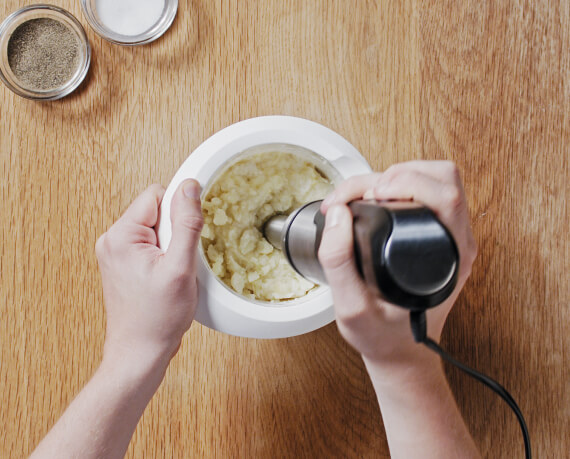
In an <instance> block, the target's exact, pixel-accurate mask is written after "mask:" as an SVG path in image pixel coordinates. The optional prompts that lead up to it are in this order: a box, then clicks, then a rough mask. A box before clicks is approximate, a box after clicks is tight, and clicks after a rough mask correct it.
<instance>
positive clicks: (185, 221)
mask: <svg viewBox="0 0 570 459" xmlns="http://www.w3.org/2000/svg"><path fill="white" fill-rule="evenodd" d="M178 224H179V225H181V226H182V227H184V228H186V229H188V230H190V231H194V232H197V233H199V232H201V231H202V228H203V227H204V218H203V217H202V215H185V216H183V217H180V218H179V221H178Z"/></svg>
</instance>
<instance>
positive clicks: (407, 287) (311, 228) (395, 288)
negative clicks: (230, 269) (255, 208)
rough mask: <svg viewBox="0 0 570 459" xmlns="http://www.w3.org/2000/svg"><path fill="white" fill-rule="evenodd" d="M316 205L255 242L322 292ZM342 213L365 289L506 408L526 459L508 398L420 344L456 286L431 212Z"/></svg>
mask: <svg viewBox="0 0 570 459" xmlns="http://www.w3.org/2000/svg"><path fill="white" fill-rule="evenodd" d="M321 202H322V201H314V202H311V203H309V204H306V205H305V206H303V207H301V208H299V209H297V210H295V211H293V212H292V213H291V214H290V215H288V216H287V215H276V216H274V217H272V218H270V219H269V220H268V221H267V222H266V223H265V225H264V226H263V234H264V236H265V238H266V239H267V240H268V241H269V242H270V243H271V244H272V245H273V246H274V247H276V248H278V249H280V250H282V251H283V253H284V254H285V256H286V258H287V260H288V261H289V263H290V264H291V266H292V267H293V268H294V269H295V270H296V271H297V272H298V273H299V274H301V275H302V276H303V277H305V278H307V279H309V280H311V281H313V282H316V283H318V284H326V277H325V275H324V272H323V269H322V267H321V265H320V263H319V259H318V257H317V254H318V250H319V246H320V245H321V238H322V234H323V228H324V223H325V218H324V216H323V214H322V213H321V212H320V207H321ZM349 207H350V210H351V211H352V215H353V217H354V220H353V234H354V255H355V261H356V266H357V268H358V270H359V271H360V275H361V276H362V278H363V279H364V281H365V283H366V284H367V285H368V286H370V287H371V288H373V289H374V290H376V292H377V293H378V294H379V295H380V296H381V297H382V298H384V299H386V300H387V301H389V302H390V303H393V304H395V305H397V306H400V307H403V308H406V309H408V310H410V325H411V328H412V334H413V336H414V340H415V341H416V342H418V343H423V344H425V345H426V346H427V347H428V348H429V349H431V350H432V351H434V352H436V353H437V354H439V355H440V356H441V357H442V358H443V359H444V360H446V361H448V362H449V363H451V364H453V365H455V366H456V367H458V368H459V369H460V370H462V371H464V372H465V373H467V374H468V375H469V376H471V377H473V378H475V379H477V380H478V381H479V382H481V383H483V384H485V385H486V386H487V387H489V388H490V389H491V390H493V391H494V392H495V393H497V394H498V395H499V396H500V397H501V398H502V399H503V400H504V401H505V402H506V403H507V404H508V405H509V407H510V408H511V409H512V410H513V412H514V413H515V415H516V417H517V420H518V421H519V424H520V427H521V431H522V434H523V439H524V446H525V457H526V458H527V459H530V458H531V448H530V436H529V433H528V428H527V426H526V422H525V419H524V416H523V414H522V412H521V410H520V408H519V407H518V405H517V403H516V401H515V400H514V399H513V397H512V396H511V394H509V393H508V392H507V390H506V389H505V388H504V387H503V386H501V385H500V384H499V383H498V382H497V381H495V380H493V379H491V378H490V377H488V376H486V375H484V374H482V373H480V372H478V371H477V370H474V369H473V368H470V367H468V366H467V365H464V364H463V363H461V362H459V361H457V360H456V359H454V358H453V357H451V356H450V355H449V354H447V353H446V352H445V351H444V350H443V349H442V348H441V347H440V346H439V345H438V344H437V343H436V342H435V341H433V340H432V339H431V338H429V337H428V336H427V333H426V332H427V325H426V312H425V311H426V309H429V308H432V307H434V306H437V305H438V304H440V303H441V302H443V301H444V300H445V299H446V298H448V297H449V295H451V293H452V292H453V289H454V288H455V285H456V283H457V272H458V269H459V253H458V250H457V246H456V244H455V241H454V240H453V237H452V236H451V234H450V232H449V231H448V230H447V228H445V226H444V225H443V224H442V223H441V222H440V221H439V220H438V219H437V217H436V216H435V214H434V213H433V212H432V211H431V210H429V209H428V208H426V207H423V206H421V205H419V204H416V203H413V202H399V201H394V202H392V201H387V202H378V201H375V200H368V201H353V202H351V203H350V204H349Z"/></svg>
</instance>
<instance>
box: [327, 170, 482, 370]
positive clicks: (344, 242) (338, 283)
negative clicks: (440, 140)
mask: <svg viewBox="0 0 570 459" xmlns="http://www.w3.org/2000/svg"><path fill="white" fill-rule="evenodd" d="M361 198H364V199H372V198H375V199H377V200H379V201H381V200H413V201H417V202H419V203H422V204H423V205H425V206H427V207H428V208H430V209H431V210H432V211H433V212H434V213H435V214H436V215H437V217H438V218H439V219H440V221H441V222H442V223H443V224H444V225H445V226H446V227H447V228H448V229H449V231H450V232H451V234H452V235H453V237H454V239H455V241H456V244H457V247H458V250H459V259H460V266H459V273H458V281H457V287H456V288H455V290H454V292H453V293H452V295H451V296H450V297H449V298H448V299H447V300H446V301H445V302H444V303H442V304H441V305H439V306H437V307H435V308H433V309H430V310H428V311H427V323H428V336H429V337H430V338H432V339H434V340H437V341H438V340H439V338H440V335H441V331H442V328H443V325H444V323H445V319H446V318H447V315H448V314H449V311H450V310H451V308H452V306H453V303H454V302H455V300H456V299H457V296H458V295H459V292H460V290H461V288H462V287H463V285H464V284H465V281H466V280H467V278H468V277H469V274H470V273H471V265H472V264H473V261H474V259H475V256H476V253H477V248H476V243H475V240H474V238H473V234H472V232H471V227H470V224H469V214H468V209H467V204H466V200H465V194H464V191H463V186H462V184H461V179H460V177H459V172H458V170H457V168H456V166H455V165H454V164H453V163H450V162H447V161H412V162H408V163H402V164H397V165H394V166H392V167H390V168H388V169H387V170H386V171H385V172H383V173H374V174H369V175H364V176H358V177H353V178H351V179H348V180H346V181H345V182H343V183H342V184H341V185H340V186H338V187H337V189H336V190H334V191H333V193H331V195H329V196H328V197H327V199H325V201H324V202H323V204H322V207H321V210H322V211H323V212H324V213H326V224H325V229H324V232H323V238H322V242H321V246H320V249H319V259H320V262H321V264H322V266H323V269H324V271H325V275H326V277H327V280H328V282H329V284H330V287H331V290H332V294H333V299H334V303H335V314H336V320H337V325H338V328H339V331H340V333H341V334H342V336H343V337H344V338H345V339H346V340H347V341H348V342H349V343H350V344H351V345H352V346H353V347H354V348H355V349H356V350H357V351H358V352H360V353H361V354H362V356H363V358H364V359H365V362H372V363H374V364H375V365H377V366H378V365H379V366H390V367H393V366H394V365H396V366H400V367H402V366H403V367H405V366H406V365H408V364H409V363H411V362H417V361H419V360H422V359H425V358H426V356H427V353H426V352H425V351H426V350H427V349H423V346H419V345H418V344H417V343H415V342H414V340H413V337H412V333H411V329H410V323H409V312H408V311H407V310H405V309H403V308H399V307H397V306H394V305H391V304H388V303H386V302H385V301H382V300H381V299H379V298H378V297H377V296H376V295H375V294H374V293H373V292H372V290H371V289H369V288H367V286H366V285H365V284H364V282H363V281H362V279H361V277H360V276H359V274H358V271H357V269H356V266H355V262H354V256H353V235H352V214H351V212H350V209H349V207H348V206H347V205H346V204H347V203H349V202H350V201H353V200H356V199H361Z"/></svg>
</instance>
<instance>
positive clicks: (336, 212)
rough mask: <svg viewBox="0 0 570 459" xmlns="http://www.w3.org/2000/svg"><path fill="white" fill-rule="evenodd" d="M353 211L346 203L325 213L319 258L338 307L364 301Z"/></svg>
mask: <svg viewBox="0 0 570 459" xmlns="http://www.w3.org/2000/svg"><path fill="white" fill-rule="evenodd" d="M353 244H354V242H353V233H352V214H351V212H350V209H349V208H348V207H347V206H345V205H335V206H333V207H330V208H329V211H328V212H327V214H326V221H325V228H324V230H323V238H322V241H321V245H320V247H319V253H318V256H319V261H320V263H321V266H322V267H323V270H324V272H325V276H326V278H327V281H328V283H329V285H330V286H331V289H332V291H333V297H334V303H335V305H336V306H337V307H340V308H343V307H348V308H353V309H354V308H356V309H358V306H357V305H358V304H360V303H362V301H363V297H362V292H365V291H366V286H365V284H364V282H363V280H362V279H361V277H360V275H359V274H358V271H357V269H356V264H355V261H354V249H353V247H354V246H353Z"/></svg>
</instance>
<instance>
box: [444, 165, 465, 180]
mask: <svg viewBox="0 0 570 459" xmlns="http://www.w3.org/2000/svg"><path fill="white" fill-rule="evenodd" d="M442 170H443V173H444V175H445V177H448V178H449V180H450V181H451V182H452V183H459V182H460V181H461V178H460V173H459V168H458V167H457V164H455V163H454V162H453V161H443V163H442Z"/></svg>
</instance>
